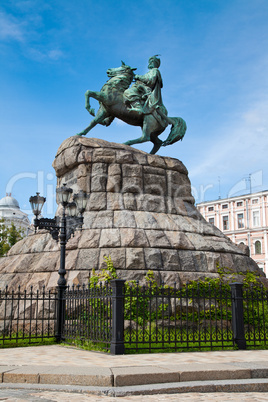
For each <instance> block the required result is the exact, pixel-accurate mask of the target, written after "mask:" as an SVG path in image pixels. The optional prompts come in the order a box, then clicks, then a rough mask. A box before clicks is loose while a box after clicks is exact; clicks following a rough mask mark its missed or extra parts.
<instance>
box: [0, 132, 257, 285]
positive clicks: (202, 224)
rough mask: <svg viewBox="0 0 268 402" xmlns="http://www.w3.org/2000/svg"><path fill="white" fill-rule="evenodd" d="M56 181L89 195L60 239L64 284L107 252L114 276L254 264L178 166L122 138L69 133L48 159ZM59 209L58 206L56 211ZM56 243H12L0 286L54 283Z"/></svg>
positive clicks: (193, 272)
mask: <svg viewBox="0 0 268 402" xmlns="http://www.w3.org/2000/svg"><path fill="white" fill-rule="evenodd" d="M53 167H54V168H55V171H56V175H57V177H58V186H62V185H63V183H67V186H68V187H71V188H72V189H73V190H74V193H75V192H77V191H79V190H83V191H86V192H87V193H88V194H89V200H88V204H87V209H86V212H85V214H84V226H83V230H82V232H77V233H76V234H75V237H74V238H72V239H71V240H70V241H69V242H68V245H67V259H66V269H67V271H68V274H67V277H68V282H69V283H75V284H78V283H83V282H87V281H88V277H89V275H90V272H91V270H92V269H93V268H94V269H95V270H100V269H102V268H105V267H106V264H105V262H104V259H103V257H104V256H105V255H106V256H109V255H110V256H111V258H112V261H113V264H114V267H115V268H116V270H117V273H118V275H119V276H120V278H122V279H127V280H130V279H135V280H137V279H139V280H142V279H143V278H144V275H145V274H146V273H147V271H148V270H153V271H155V272H156V277H157V278H158V279H159V280H162V281H164V282H166V283H169V284H170V285H173V283H174V282H176V283H177V284H178V285H179V283H181V282H183V283H184V282H186V281H189V280H193V279H195V280H197V279H204V277H216V276H218V274H217V270H218V266H220V267H223V266H225V267H228V268H229V269H230V270H232V271H233V272H236V273H238V272H245V271H247V270H249V271H253V272H254V271H255V272H256V273H258V275H263V274H262V272H261V271H260V270H259V268H258V266H257V264H256V263H255V262H254V261H253V260H252V259H251V258H249V256H248V250H247V248H240V247H238V246H237V245H235V244H234V243H232V241H231V240H230V239H229V238H227V237H226V236H225V235H224V234H223V233H222V232H220V230H218V229H217V228H216V227H215V226H212V225H210V224H209V223H208V222H206V221H205V219H204V218H203V217H202V216H201V214H200V213H199V212H198V211H197V209H196V208H195V206H194V198H193V197H192V194H191V184H190V181H189V178H188V172H187V169H186V168H185V166H184V165H183V164H182V162H180V161H179V160H177V159H174V158H169V157H161V156H157V155H149V154H147V153H145V152H142V151H139V150H136V149H134V148H132V147H129V146H127V145H120V144H116V143H111V142H107V141H103V140H99V139H92V138H81V137H71V138H68V139H67V140H65V141H64V142H63V143H62V145H61V146H60V148H59V150H58V152H57V155H56V157H55V160H54V162H53ZM59 213H60V211H59ZM58 268H59V246H58V245H57V243H56V242H55V241H54V240H52V239H51V238H50V235H49V234H48V233H45V232H39V233H37V234H35V235H32V236H29V237H27V238H25V239H23V240H21V241H20V242H18V243H17V244H16V245H15V246H14V247H13V248H12V249H11V250H10V252H9V254H8V257H5V258H3V259H2V260H0V286H1V288H3V286H4V285H5V284H8V285H10V286H11V287H14V286H16V285H18V284H21V285H22V286H23V285H24V286H26V285H27V286H30V285H31V284H33V285H34V286H35V287H40V286H41V285H45V286H46V287H49V288H50V287H54V286H55V285H56V283H57V270H58Z"/></svg>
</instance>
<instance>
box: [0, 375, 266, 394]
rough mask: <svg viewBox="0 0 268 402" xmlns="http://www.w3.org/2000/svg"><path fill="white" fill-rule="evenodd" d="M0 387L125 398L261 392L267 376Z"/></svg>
mask: <svg viewBox="0 0 268 402" xmlns="http://www.w3.org/2000/svg"><path fill="white" fill-rule="evenodd" d="M1 389H2V390H3V389H16V390H19V389H24V390H25V389H29V390H39V391H58V392H59V391H61V392H68V393H70V392H73V393H81V394H94V395H101V396H104V395H105V396H109V397H124V396H131V395H160V394H185V393H191V394H194V393H206V394H207V393H213V394H214V393H220V392H223V393H262V392H266V393H267V392H268V379H262V378H259V379H244V380H214V381H186V382H177V383H166V384H146V385H134V386H124V387H94V386H82V385H59V384H29V383H25V384H21V383H16V384H15V383H1V384H0V392H1Z"/></svg>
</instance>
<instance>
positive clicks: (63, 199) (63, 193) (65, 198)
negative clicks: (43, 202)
mask: <svg viewBox="0 0 268 402" xmlns="http://www.w3.org/2000/svg"><path fill="white" fill-rule="evenodd" d="M72 192H73V190H72V189H71V188H68V187H66V183H64V184H63V187H59V188H57V189H56V193H57V196H58V201H59V203H60V204H62V205H63V206H64V207H66V205H67V204H68V202H69V200H70V198H71V194H72Z"/></svg>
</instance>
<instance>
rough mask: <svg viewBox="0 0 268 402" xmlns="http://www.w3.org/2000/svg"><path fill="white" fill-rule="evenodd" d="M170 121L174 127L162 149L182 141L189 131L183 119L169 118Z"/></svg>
mask: <svg viewBox="0 0 268 402" xmlns="http://www.w3.org/2000/svg"><path fill="white" fill-rule="evenodd" d="M169 120H170V122H171V124H172V127H171V130H170V133H169V136H168V137H167V139H166V140H165V141H163V143H162V144H161V146H162V147H166V146H167V145H171V144H174V143H175V142H177V141H180V140H182V139H183V137H184V135H185V132H186V130H187V126H186V123H185V121H184V120H183V119H182V118H181V117H169Z"/></svg>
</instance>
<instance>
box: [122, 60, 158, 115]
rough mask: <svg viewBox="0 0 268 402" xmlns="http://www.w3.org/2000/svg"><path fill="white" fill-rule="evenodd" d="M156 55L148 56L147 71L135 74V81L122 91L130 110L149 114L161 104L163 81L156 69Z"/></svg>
mask: <svg viewBox="0 0 268 402" xmlns="http://www.w3.org/2000/svg"><path fill="white" fill-rule="evenodd" d="M157 56H158V55H156V56H152V57H150V59H149V63H148V69H149V71H148V73H146V74H144V75H135V76H134V79H135V80H136V82H135V83H134V84H133V85H132V87H130V88H129V89H127V90H126V91H125V92H124V98H125V104H126V106H127V107H128V108H129V109H130V110H134V111H136V112H139V113H143V114H150V113H152V112H154V111H155V110H156V109H157V108H158V107H161V106H163V102H162V97H161V88H162V87H163V81H162V77H161V74H160V71H159V70H158V68H159V66H160V59H159V58H158V57H157ZM163 107H164V106H163ZM159 117H160V116H159Z"/></svg>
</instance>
